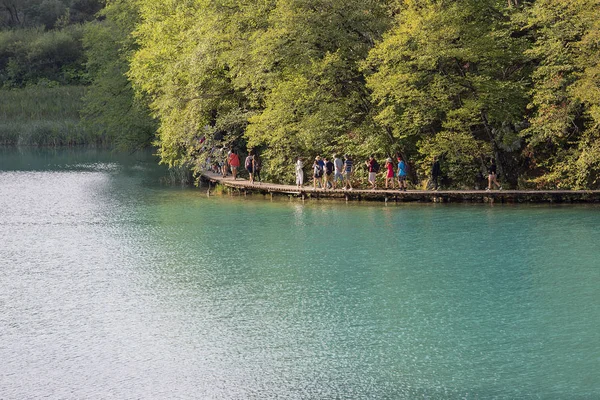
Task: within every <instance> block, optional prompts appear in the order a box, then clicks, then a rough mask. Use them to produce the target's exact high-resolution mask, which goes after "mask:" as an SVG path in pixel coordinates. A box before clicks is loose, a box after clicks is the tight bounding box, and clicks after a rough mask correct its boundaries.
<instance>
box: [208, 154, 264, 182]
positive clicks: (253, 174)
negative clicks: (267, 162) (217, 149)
mask: <svg viewBox="0 0 600 400" xmlns="http://www.w3.org/2000/svg"><path fill="white" fill-rule="evenodd" d="M221 152H222V153H224V149H221ZM207 163H208V164H209V165H211V168H212V171H213V172H214V173H217V174H221V175H222V176H223V178H225V177H227V172H228V170H231V175H232V176H233V179H234V180H236V179H237V176H238V172H239V168H240V165H241V162H240V157H239V156H238V154H237V152H236V151H235V150H234V149H230V150H229V151H228V152H227V156H224V155H223V156H222V157H220V160H219V161H217V162H214V163H212V162H211V160H208V161H207ZM244 168H245V169H246V171H248V175H249V176H250V183H254V182H255V181H257V182H259V183H260V182H261V177H260V171H261V169H262V162H261V159H260V157H259V156H258V155H257V154H254V151H253V150H250V152H249V153H248V156H247V157H246V160H245V161H244Z"/></svg>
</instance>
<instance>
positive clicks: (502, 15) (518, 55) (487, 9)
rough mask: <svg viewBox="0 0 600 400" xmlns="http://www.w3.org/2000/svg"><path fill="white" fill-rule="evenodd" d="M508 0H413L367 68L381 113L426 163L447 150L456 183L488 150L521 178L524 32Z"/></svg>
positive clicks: (469, 177) (468, 179) (511, 175)
mask: <svg viewBox="0 0 600 400" xmlns="http://www.w3.org/2000/svg"><path fill="white" fill-rule="evenodd" d="M513 31H514V27H513V26H512V24H511V19H510V14H509V12H508V11H507V9H506V3H505V2H498V1H493V0H488V1H476V0H473V1H460V2H459V1H444V2H439V1H414V0H406V1H404V2H403V3H402V4H401V6H400V7H399V10H398V12H397V15H396V24H395V26H394V27H393V28H392V29H391V30H390V31H388V32H387V33H386V35H385V36H384V39H383V41H382V42H380V43H379V44H378V45H377V46H376V47H375V48H374V49H373V50H372V51H371V53H370V55H369V58H368V59H367V62H366V63H365V64H364V68H365V70H368V71H370V72H371V73H370V75H369V76H368V79H367V82H368V87H369V88H370V89H371V90H372V91H373V102H374V103H375V104H376V105H377V108H378V113H377V116H376V120H377V122H378V123H379V124H380V125H381V126H382V127H383V128H384V129H386V130H387V131H388V132H389V133H390V135H391V136H392V137H393V140H394V141H397V142H399V143H400V144H401V147H402V148H403V149H406V151H408V152H410V153H411V154H415V153H417V151H418V152H420V153H421V157H422V158H421V159H420V161H421V163H422V165H423V170H424V169H425V165H429V163H430V161H431V160H432V159H433V157H434V156H435V155H445V156H446V159H447V160H446V161H449V162H451V163H453V165H451V167H450V168H449V169H450V170H451V171H454V172H453V173H451V174H450V178H453V179H454V180H455V182H457V183H460V184H463V185H464V184H466V185H469V186H470V185H472V184H473V180H474V178H475V177H476V175H477V174H478V171H479V170H480V168H481V164H482V161H483V159H484V158H485V157H486V156H493V155H495V156H496V158H497V159H498V161H499V168H500V171H501V172H502V173H503V174H504V175H505V179H507V180H509V182H510V183H511V184H513V185H516V184H517V178H518V169H517V168H516V167H517V165H518V161H519V160H518V158H519V157H518V156H519V152H520V150H521V146H522V144H521V140H520V137H519V135H518V131H519V130H520V128H521V126H522V123H523V120H524V116H523V113H524V109H525V105H526V104H527V86H526V83H527V80H526V79H527V72H528V71H527V66H528V63H527V59H526V57H525V56H524V55H523V51H524V49H525V48H526V46H527V43H526V41H525V40H524V39H521V38H515V37H513V36H512V35H511V34H512V32H513Z"/></svg>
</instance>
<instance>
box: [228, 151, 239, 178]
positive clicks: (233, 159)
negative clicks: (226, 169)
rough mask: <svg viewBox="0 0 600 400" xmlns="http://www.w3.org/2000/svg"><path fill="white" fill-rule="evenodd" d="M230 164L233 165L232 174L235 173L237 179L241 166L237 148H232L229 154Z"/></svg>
mask: <svg viewBox="0 0 600 400" xmlns="http://www.w3.org/2000/svg"><path fill="white" fill-rule="evenodd" d="M229 166H230V167H231V174H232V175H233V180H236V179H237V170H238V167H239V166H240V158H239V157H238V155H237V154H236V153H235V150H231V153H230V154H229Z"/></svg>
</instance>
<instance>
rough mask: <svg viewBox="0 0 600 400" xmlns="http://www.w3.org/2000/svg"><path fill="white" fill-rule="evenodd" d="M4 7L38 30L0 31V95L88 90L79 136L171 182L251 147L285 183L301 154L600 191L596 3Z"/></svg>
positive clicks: (441, 0) (243, 0)
mask: <svg viewBox="0 0 600 400" xmlns="http://www.w3.org/2000/svg"><path fill="white" fill-rule="evenodd" d="M101 3H105V4H106V7H105V9H104V10H103V11H102V12H101V13H100V14H99V15H98V18H97V20H95V21H94V22H91V23H87V25H86V26H85V29H82V28H78V27H67V28H64V27H65V26H68V25H69V23H73V22H77V21H86V20H88V21H89V20H90V19H91V17H90V15H91V14H90V13H91V12H92V10H94V9H95V7H97V6H98V5H99V4H101ZM4 4H5V5H8V6H6V7H4V9H2V11H1V12H0V16H1V17H2V18H3V19H2V21H3V23H4V25H5V26H13V27H14V26H27V25H28V24H29V23H30V22H27V23H26V22H24V21H25V19H27V21H37V22H35V24H36V25H43V26H45V29H44V28H36V29H33V30H30V31H20V32H21V33H18V32H17V31H15V32H12V31H11V32H0V79H1V80H2V82H3V84H4V85H5V86H22V85H25V84H27V83H28V82H32V83H36V82H41V83H42V84H43V83H45V82H51V83H52V84H54V83H55V82H57V83H68V82H69V81H73V82H77V83H85V82H87V81H88V80H89V81H91V82H92V85H91V86H90V88H89V90H88V91H87V94H86V98H85V100H86V107H85V109H84V110H83V116H84V119H85V120H86V121H87V122H88V125H89V127H91V128H93V129H95V130H96V132H97V133H99V134H101V135H102V136H103V137H106V138H110V139H112V140H116V141H117V142H118V143H120V144H122V145H125V146H128V147H132V146H133V147H135V146H136V145H139V144H144V143H148V142H150V141H151V140H153V139H154V144H155V145H156V146H157V147H158V152H159V154H160V156H161V159H162V162H164V163H166V164H168V165H170V166H177V167H180V168H190V167H191V168H192V169H195V170H200V169H201V168H202V166H203V165H204V161H205V160H206V159H207V158H208V157H209V156H210V155H211V154H212V153H214V152H215V151H220V149H222V148H224V147H234V148H236V149H237V150H238V151H239V152H240V153H242V156H243V153H245V152H246V151H249V150H250V149H252V148H254V149H256V150H257V151H258V152H259V153H260V154H261V155H262V159H263V166H264V170H263V171H264V173H265V175H266V178H269V179H272V180H280V181H289V180H290V179H291V178H292V174H293V169H292V168H291V164H292V163H293V160H294V158H295V157H296V156H298V155H302V156H304V157H306V158H308V157H314V156H315V155H317V154H331V153H333V152H336V153H339V154H341V153H351V154H353V155H354V156H355V160H356V161H361V160H362V159H363V158H366V157H367V156H368V155H369V154H375V155H376V156H377V157H378V158H384V157H388V156H391V155H393V154H395V153H402V154H404V156H405V157H407V158H408V160H409V161H410V163H411V164H412V165H413V166H414V167H415V169H416V172H417V173H418V175H419V178H421V179H423V180H424V179H426V178H427V171H428V170H429V166H430V164H431V161H432V160H433V157H435V156H439V157H441V161H442V170H443V172H444V174H445V177H446V178H447V179H446V180H445V181H446V182H448V183H449V184H450V185H451V186H452V187H473V186H474V185H476V184H477V181H478V178H479V177H480V176H481V173H482V172H484V171H485V164H486V162H487V159H488V158H489V157H495V158H496V159H497V162H498V168H499V171H500V175H501V180H502V181H503V182H504V183H505V185H506V186H509V187H516V186H521V187H550V188H554V187H571V188H583V187H586V188H591V187H598V186H600V180H599V179H600V67H599V65H600V18H599V17H598V9H600V7H599V6H600V0H573V1H569V2H567V1H562V0H536V1H528V2H521V1H516V0H510V1H506V0H461V1H458V0H386V1H380V0H219V1H216V2H215V1H212V0H110V1H107V2H100V1H98V0H43V1H41V0H39V1H38V0H24V1H23V2H15V1H14V0H4ZM24 5H27V6H26V7H25V6H24ZM9 6H10V7H9ZM53 10H54V11H53ZM34 11H35V12H34ZM53 13H54V14H53ZM76 13H79V14H77V15H79V16H76V15H75V14H76ZM43 18H47V19H48V21H49V22H47V23H46V22H43V21H42V19H43ZM52 27H59V28H60V29H58V28H57V29H54V30H50V31H48V29H49V28H52ZM82 32H85V35H84V36H83V47H84V48H85V57H86V62H85V64H84V63H83V61H82V60H83V58H82V56H81V54H82V50H81V49H82V48H83V47H82V46H81V43H82V41H81V37H82V36H81V35H82ZM19 35H21V36H19ZM23 35H30V36H31V40H20V39H19V37H22V36H23ZM36 35H37V36H36ZM44 35H46V36H44ZM69 35H70V36H69ZM77 35H79V36H77ZM69 37H71V38H73V40H70V39H69ZM59 44H60V45H59ZM78 45H79V47H77V46H78ZM74 60H75V61H74ZM39 71H43V74H40V75H39V76H37V75H36V76H33V75H32V74H34V75H35V74H37V73H38V72H39ZM28 74H29V75H28ZM44 79H45V80H44ZM359 165H362V163H359Z"/></svg>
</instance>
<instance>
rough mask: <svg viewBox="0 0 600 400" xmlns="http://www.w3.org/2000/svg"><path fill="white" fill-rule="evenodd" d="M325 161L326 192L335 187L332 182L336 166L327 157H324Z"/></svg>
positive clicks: (324, 183)
mask: <svg viewBox="0 0 600 400" xmlns="http://www.w3.org/2000/svg"><path fill="white" fill-rule="evenodd" d="M323 161H324V162H325V173H324V174H323V187H324V188H325V190H327V189H331V188H332V187H333V185H332V183H331V180H332V178H333V168H334V165H333V163H332V162H331V161H330V160H329V159H328V158H327V157H323Z"/></svg>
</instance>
